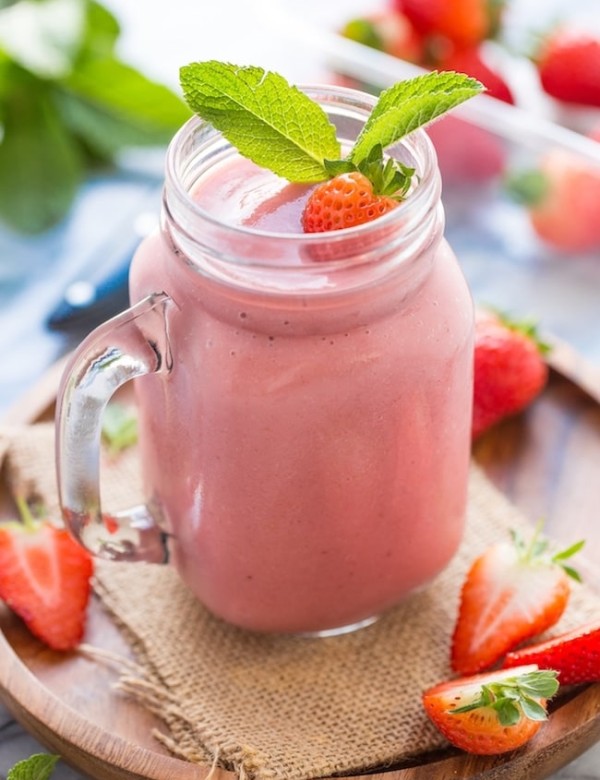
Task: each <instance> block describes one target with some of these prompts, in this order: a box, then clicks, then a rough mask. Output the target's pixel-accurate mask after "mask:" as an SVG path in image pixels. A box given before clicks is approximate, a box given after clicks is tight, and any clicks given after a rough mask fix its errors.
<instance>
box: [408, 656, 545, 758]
mask: <svg viewBox="0 0 600 780" xmlns="http://www.w3.org/2000/svg"><path fill="white" fill-rule="evenodd" d="M557 690H558V683H557V681H556V674H555V673H554V672H553V671H549V670H546V671H541V670H539V669H538V668H537V666H535V665H527V666H519V667H518V668H516V669H510V670H501V671H498V672H490V673H488V674H479V675H475V676H472V677H463V678H459V679H457V680H450V681H449V682H443V683H440V684H439V685H435V686H434V687H433V688H430V689H429V690H427V691H425V693H424V694H423V706H424V708H425V712H426V713H427V715H428V717H429V719H430V720H431V722H432V723H433V724H434V726H436V728H437V729H438V730H439V731H440V732H441V733H442V734H443V735H444V736H445V737H446V739H447V740H448V741H449V742H451V743H452V744H453V745H455V746H456V747H458V748H461V749H462V750H465V751H467V752H468V753H475V754H477V755H496V754H499V753H506V752H508V751H510V750H516V749H517V748H519V747H521V746H522V745H524V744H525V743H526V742H528V741H529V740H530V739H531V738H532V737H534V736H535V734H537V732H538V731H539V729H540V727H541V726H542V723H543V722H544V721H545V720H547V715H546V702H547V700H548V699H549V698H551V697H552V696H554V694H555V693H556V691H557Z"/></svg>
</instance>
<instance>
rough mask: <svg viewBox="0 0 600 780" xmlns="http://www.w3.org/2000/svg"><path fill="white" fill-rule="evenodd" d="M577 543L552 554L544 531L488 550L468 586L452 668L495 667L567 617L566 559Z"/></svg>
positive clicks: (462, 671) (474, 567) (568, 572)
mask: <svg viewBox="0 0 600 780" xmlns="http://www.w3.org/2000/svg"><path fill="white" fill-rule="evenodd" d="M582 546H583V542H578V543H576V544H574V545H572V546H571V547H569V548H568V549H567V550H564V551H562V552H559V553H556V554H552V553H551V552H550V551H549V545H548V541H547V540H544V539H541V538H540V537H539V529H537V530H536V532H535V533H534V534H533V536H532V538H531V540H530V541H525V540H524V539H523V538H522V537H521V536H520V535H518V534H516V533H513V535H512V540H511V541H506V542H499V543H498V544H495V545H493V546H492V547H489V548H488V549H487V550H486V551H485V552H484V553H483V555H481V556H480V557H479V558H477V560H476V561H475V562H474V563H473V565H472V566H471V568H470V570H469V572H468V573H467V577H466V580H465V582H464V585H463V588H462V592H461V598H460V607H459V613H458V619H457V622H456V626H455V628H454V633H453V636H452V650H451V662H452V668H453V669H454V670H455V671H456V672H459V673H460V674H474V673H475V672H479V671H481V670H483V669H487V668H489V667H490V666H492V665H493V664H495V663H496V662H497V661H498V660H499V659H500V658H502V656H503V655H504V654H505V653H506V652H508V651H509V650H512V649H513V648H514V647H516V646H517V645H518V644H519V643H520V642H522V641H524V640H525V639H529V638H530V637H532V636H537V635H538V634H541V633H542V632H543V631H545V630H546V629H547V628H550V626H552V625H554V624H555V623H556V621H557V620H558V619H559V618H560V616H561V615H562V614H563V612H564V610H565V607H566V605H567V602H568V600H569V596H570V593H571V587H570V584H569V576H571V577H574V578H577V577H578V575H577V572H575V571H574V570H573V569H572V568H571V567H570V566H567V565H566V564H565V563H564V561H565V560H566V559H567V558H570V557H571V556H572V555H574V554H575V553H576V552H577V551H578V550H580V549H581V547H582Z"/></svg>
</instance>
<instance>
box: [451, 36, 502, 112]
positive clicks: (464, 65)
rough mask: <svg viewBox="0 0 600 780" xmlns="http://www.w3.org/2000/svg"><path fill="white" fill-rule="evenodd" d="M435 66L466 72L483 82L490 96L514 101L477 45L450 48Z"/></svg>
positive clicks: (499, 76) (500, 77) (498, 74)
mask: <svg viewBox="0 0 600 780" xmlns="http://www.w3.org/2000/svg"><path fill="white" fill-rule="evenodd" d="M436 67H437V68H439V69H440V70H455V71H458V72H459V73H468V74H469V76H472V77H473V78H475V79H477V80H478V81H480V82H481V83H482V84H483V86H484V87H485V88H486V94H487V95H489V96H490V97H494V98H497V99H498V100H504V102H505V103H514V102H515V101H514V98H513V96H512V92H511V91H510V87H509V86H508V84H507V83H506V81H505V80H504V78H503V77H502V76H501V75H500V73H498V72H497V71H496V70H494V69H493V68H492V66H491V65H489V64H488V63H487V62H486V60H485V58H484V55H483V53H482V51H481V48H480V47H479V46H468V47H465V48H459V49H456V48H452V49H451V50H450V52H449V53H448V54H446V55H444V56H442V57H441V58H440V59H438V60H437V61H436Z"/></svg>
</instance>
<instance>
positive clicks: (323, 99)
mask: <svg viewBox="0 0 600 780" xmlns="http://www.w3.org/2000/svg"><path fill="white" fill-rule="evenodd" d="M298 88H299V89H300V90H301V91H303V92H305V93H306V94H307V95H308V96H309V97H311V98H313V99H314V100H317V101H318V102H319V103H320V104H321V105H322V106H323V107H327V106H330V107H335V106H336V105H337V106H339V107H340V108H341V107H344V108H345V110H347V111H348V110H351V111H352V112H353V114H354V116H355V117H359V118H360V115H361V114H362V115H363V116H364V118H365V119H366V118H367V116H368V115H369V113H370V112H371V110H372V109H373V107H374V105H375V103H376V98H375V97H374V96H373V95H369V94H368V93H365V92H361V91H359V90H356V89H351V88H348V87H338V86H329V85H316V86H315V85H307V86H299V87H298ZM200 129H207V130H208V131H209V133H210V131H212V133H210V135H211V137H212V138H213V141H214V140H217V139H223V136H222V134H221V133H220V132H219V131H218V130H216V129H215V128H213V127H212V126H210V125H209V123H207V122H205V121H204V120H202V119H200V117H198V116H193V117H191V118H190V119H189V120H188V121H187V122H186V123H185V124H184V125H183V126H182V127H181V128H180V129H179V131H178V132H177V133H176V135H175V136H174V137H173V139H172V141H171V143H170V144H169V148H168V150H167V155H166V163H165V177H166V185H167V187H168V188H169V191H170V193H172V194H173V195H174V196H175V200H176V202H178V204H179V205H180V206H183V207H184V208H185V209H186V211H187V212H188V213H189V215H190V217H192V218H193V219H198V220H200V221H202V222H203V223H205V224H207V225H210V226H211V227H212V228H214V229H220V230H227V232H228V233H229V235H232V236H236V237H238V238H240V239H243V238H244V237H248V238H260V239H261V240H264V241H267V242H268V241H269V240H272V241H274V242H277V243H280V244H286V243H297V242H299V241H301V242H302V243H303V244H305V245H307V246H310V245H311V244H318V243H322V242H323V241H324V240H325V237H326V238H327V241H328V242H331V241H335V242H338V241H339V242H341V241H349V240H351V239H354V238H359V237H361V236H365V235H367V234H369V233H370V232H371V231H372V230H374V229H375V228H376V229H378V230H385V229H388V228H390V227H391V226H393V225H394V223H396V222H397V221H398V222H402V223H403V224H404V226H405V227H407V226H409V225H410V224H411V223H413V222H418V216H417V215H418V214H419V213H421V212H423V211H427V210H428V205H429V204H430V203H431V202H432V200H433V199H435V200H438V199H439V190H440V189H441V184H440V177H439V172H438V169H437V156H436V153H435V148H434V146H433V143H432V142H431V140H430V138H429V136H428V135H427V133H426V132H425V131H424V130H423V129H421V128H419V129H416V130H414V131H412V132H411V133H410V134H408V135H406V136H404V137H403V138H402V139H400V141H399V142H398V145H399V146H402V147H404V148H406V149H407V150H408V151H409V152H410V153H411V154H412V155H414V156H415V159H416V160H417V161H418V163H419V165H420V168H419V171H418V175H419V182H418V184H417V186H416V187H415V188H414V189H413V190H412V191H411V193H410V196H409V197H407V198H406V200H404V201H401V202H400V203H399V205H398V207H397V208H395V209H392V210H391V211H389V212H387V213H386V214H384V215H382V216H380V217H378V218H377V219H376V220H373V221H371V222H367V223H364V224H361V225H355V226H352V227H346V228H341V229H339V230H335V231H329V232H327V233H302V232H277V231H268V230H262V229H257V228H255V227H251V226H247V225H240V224H233V223H230V222H227V221H226V220H224V219H222V218H220V217H219V216H218V215H215V214H213V213H211V212H210V211H208V210H206V209H205V208H202V206H200V205H199V204H198V203H197V202H196V201H194V199H193V198H191V197H190V192H189V190H188V189H187V188H186V186H185V185H184V183H183V181H182V177H181V175H180V168H181V165H182V162H183V160H182V149H183V147H184V146H185V143H186V142H187V141H188V140H189V139H190V138H191V137H192V136H193V134H194V133H196V132H197V131H199V130H200ZM229 147H230V148H231V149H232V151H233V149H234V147H233V146H232V145H229ZM163 200H164V204H165V207H166V210H167V212H168V213H171V211H172V209H171V208H170V202H169V197H168V195H167V193H166V192H165V195H164V197H163Z"/></svg>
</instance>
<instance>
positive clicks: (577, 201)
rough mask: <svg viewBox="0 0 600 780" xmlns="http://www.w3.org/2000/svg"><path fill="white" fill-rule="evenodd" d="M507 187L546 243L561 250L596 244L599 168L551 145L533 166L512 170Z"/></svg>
mask: <svg viewBox="0 0 600 780" xmlns="http://www.w3.org/2000/svg"><path fill="white" fill-rule="evenodd" d="M590 137H591V138H592V139H594V138H595V136H594V135H593V134H592V135H591V136H590ZM596 140H597V139H596ZM507 189H508V192H509V194H510V195H511V196H512V197H513V198H514V199H515V200H517V201H519V202H520V203H523V204H524V205H525V206H526V207H527V209H528V213H529V219H530V221H531V224H532V227H533V229H534V230H535V232H536V234H537V235H538V236H539V237H540V238H541V239H542V240H543V241H545V242H546V243H547V244H550V245H551V246H553V247H555V248H556V249H558V250H560V251H562V252H586V251H589V250H592V249H595V248H597V247H600V220H598V214H599V213H600V206H599V204H600V168H598V167H594V166H592V165H589V164H588V163H587V162H586V161H585V160H583V159H582V158H580V157H578V156H577V155H576V154H573V153H571V152H568V151H566V150H563V149H558V148H557V149H552V150H551V151H550V152H548V154H546V155H545V156H544V157H543V158H542V159H541V160H540V164H539V167H538V168H537V169H533V170H527V171H521V172H519V173H515V174H513V175H512V176H511V177H510V178H509V179H508V180H507Z"/></svg>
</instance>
